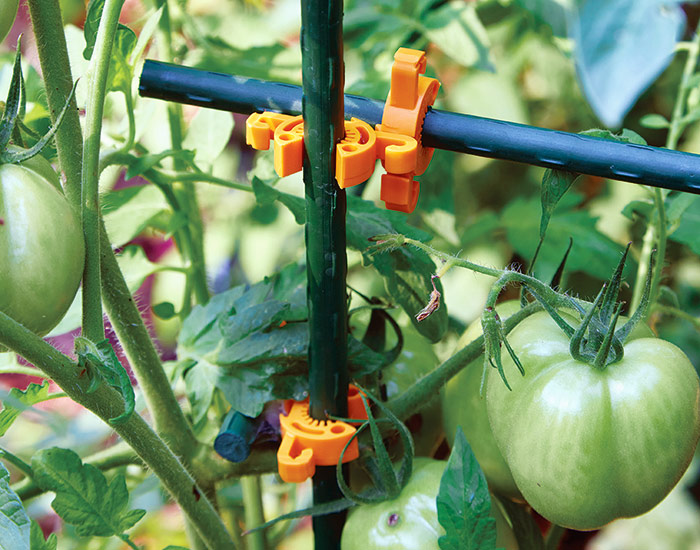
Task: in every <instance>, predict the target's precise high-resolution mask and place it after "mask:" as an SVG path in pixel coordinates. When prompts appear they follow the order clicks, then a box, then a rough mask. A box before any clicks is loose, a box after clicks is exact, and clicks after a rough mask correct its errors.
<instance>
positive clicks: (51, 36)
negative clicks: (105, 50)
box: [28, 0, 196, 454]
mask: <svg viewBox="0 0 700 550" xmlns="http://www.w3.org/2000/svg"><path fill="white" fill-rule="evenodd" d="M28 3H29V8H30V13H31V17H32V24H33V25H34V32H35V34H36V40H37V47H38V51H39V60H40V63H41V68H42V71H43V76H44V80H45V82H51V86H46V95H47V99H48V101H49V108H50V110H51V117H52V119H51V120H52V122H53V123H55V118H56V115H57V114H58V113H59V112H60V111H61V109H62V107H63V105H64V104H65V102H66V99H67V98H68V97H69V96H70V92H71V89H72V85H73V81H72V77H71V68H70V63H69V59H68V52H67V47H66V39H65V35H64V33H63V24H62V18H61V11H60V7H59V3H58V0H29V1H28ZM82 139H83V138H82V132H81V129H80V119H79V117H78V110H77V107H76V108H75V109H69V110H68V111H67V113H66V115H65V117H64V119H63V123H62V124H61V126H60V127H59V129H58V132H57V134H56V146H57V149H58V154H59V163H60V166H61V169H62V171H63V172H64V173H65V174H66V182H65V191H66V195H67V196H68V198H69V200H70V202H71V204H72V205H73V206H74V207H75V208H79V205H80V181H81V172H82V151H83V142H82ZM101 225H102V224H101ZM100 248H101V252H102V257H101V262H100V269H101V274H102V293H103V294H102V298H103V300H104V305H105V308H106V310H107V313H108V315H109V317H110V320H111V321H112V326H113V327H114V328H115V330H116V332H117V336H118V337H119V340H120V342H121V344H122V345H123V347H124V349H125V351H126V354H127V357H128V359H129V362H130V364H131V366H132V368H133V369H134V374H135V375H136V378H137V380H138V382H139V386H140V387H141V389H142V390H143V392H144V395H145V396H146V401H147V403H148V406H149V408H150V410H151V413H152V414H153V418H154V421H155V425H156V430H157V431H158V433H159V434H161V435H163V436H164V437H166V438H167V439H168V440H169V441H170V442H171V443H172V444H173V446H174V448H176V449H177V451H178V453H180V454H188V453H189V452H193V451H194V448H195V446H196V439H195V437H194V434H193V432H192V429H191V427H190V425H189V424H188V422H187V420H186V419H185V416H184V414H183V413H182V410H181V409H180V406H179V404H178V402H177V399H176V398H175V395H174V394H173V392H172V391H171V390H170V383H169V381H168V378H167V376H166V374H165V371H164V370H163V366H162V364H161V362H160V358H159V357H158V353H157V351H156V349H155V347H154V345H153V342H152V340H151V339H150V336H149V334H148V331H147V330H146V327H145V325H144V323H143V319H142V318H141V315H140V313H139V311H138V308H137V307H136V304H135V303H134V300H133V298H132V296H131V294H130V292H129V289H128V287H127V285H126V282H125V280H124V276H123V275H122V273H121V270H120V269H119V265H118V263H117V259H116V257H115V256H114V252H113V251H112V247H111V246H110V243H109V240H108V238H107V235H106V232H105V231H104V226H102V227H101V228H100Z"/></svg>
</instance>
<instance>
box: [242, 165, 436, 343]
mask: <svg viewBox="0 0 700 550" xmlns="http://www.w3.org/2000/svg"><path fill="white" fill-rule="evenodd" d="M273 179H274V178H273ZM252 185H253V192H254V193H255V198H256V199H257V201H258V203H259V204H261V205H266V204H270V203H272V202H274V201H276V200H279V201H280V202H282V203H283V204H284V205H285V206H287V208H289V210H290V211H291V212H292V214H293V215H294V217H295V219H296V221H297V223H300V224H301V223H304V220H305V204H304V199H302V198H301V197H296V196H294V195H290V194H288V193H284V192H282V191H278V190H277V189H275V188H274V187H271V186H269V185H267V184H266V183H265V182H263V180H262V179H260V177H258V176H254V177H253V180H252ZM386 233H401V234H403V235H406V236H407V237H410V238H412V239H416V240H420V241H426V240H429V239H430V238H431V235H430V234H429V233H426V232H425V231H421V230H420V229H417V228H415V227H412V226H411V225H409V224H408V223H406V216H405V215H404V214H402V213H400V212H394V211H392V210H386V209H380V208H378V207H377V206H375V205H374V204H373V203H371V202H369V201H365V200H362V199H360V198H358V197H354V196H351V195H349V196H348V212H347V243H348V246H349V247H352V248H355V249H356V250H359V251H361V252H363V253H364V261H365V265H373V266H374V267H375V268H376V269H377V271H378V272H379V273H380V274H381V275H382V277H384V283H385V285H386V288H387V292H388V293H389V295H390V296H391V297H392V298H393V299H395V300H396V301H397V302H398V303H399V305H401V307H402V308H403V309H404V310H405V311H406V313H407V314H408V315H409V317H410V318H411V322H412V323H413V325H414V326H415V327H416V329H417V330H418V332H420V333H421V334H422V335H423V336H425V337H426V338H429V339H430V340H431V341H432V342H437V341H438V340H440V339H441V338H442V337H443V335H444V334H445V332H446V331H447V308H446V307H444V306H441V307H440V308H439V309H438V310H437V311H435V313H433V314H432V315H431V316H430V317H428V318H427V319H426V320H425V321H422V322H420V323H419V322H418V321H416V319H415V315H416V313H418V312H419V311H420V310H421V309H423V307H424V306H425V304H426V303H427V301H428V297H429V295H430V290H432V283H431V281H432V279H431V276H432V275H433V273H434V272H435V264H434V263H433V261H432V260H431V259H430V256H428V254H426V253H425V252H423V251H421V250H416V249H409V248H401V249H399V250H395V251H393V252H391V253H389V254H380V255H375V256H370V255H369V254H367V249H368V247H369V244H370V242H369V238H370V237H374V236H375V235H381V234H386ZM437 287H438V290H440V291H441V292H442V285H441V283H440V281H439V280H438V282H437Z"/></svg>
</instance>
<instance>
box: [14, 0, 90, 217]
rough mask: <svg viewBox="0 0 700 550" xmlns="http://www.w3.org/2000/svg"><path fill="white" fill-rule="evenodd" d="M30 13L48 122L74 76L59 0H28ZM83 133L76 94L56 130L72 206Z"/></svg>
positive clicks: (76, 193) (76, 198) (77, 195)
mask: <svg viewBox="0 0 700 550" xmlns="http://www.w3.org/2000/svg"><path fill="white" fill-rule="evenodd" d="M27 5H28V6H29V14H30V16H31V19H32V26H33V27H34V34H35V36H36V43H37V49H38V52H39V63H40V64H41V72H42V74H43V77H44V82H50V83H51V85H50V86H45V89H46V99H47V101H48V104H49V112H50V114H51V123H52V124H55V123H56V117H57V116H58V114H59V113H60V112H61V110H62V109H63V106H64V105H65V103H66V99H67V98H68V97H69V96H70V92H71V90H72V88H73V76H72V74H71V68H70V62H69V60H68V47H67V45H66V35H65V34H64V32H63V18H62V16H61V6H60V4H59V0H27ZM82 143H83V134H82V130H81V129H80V118H79V116H78V107H77V104H76V101H75V98H73V99H71V103H70V109H68V111H67V112H66V114H65V116H64V117H63V123H62V124H61V126H60V127H59V128H58V130H57V132H56V149H57V152H58V162H59V165H60V167H61V171H62V172H63V173H64V174H65V177H66V180H65V183H64V190H65V193H66V196H67V197H68V199H69V201H70V202H71V204H72V205H73V206H74V207H76V208H77V207H78V205H79V204H80V181H81V177H82V176H81V174H82V161H83V154H82V153H83V147H82Z"/></svg>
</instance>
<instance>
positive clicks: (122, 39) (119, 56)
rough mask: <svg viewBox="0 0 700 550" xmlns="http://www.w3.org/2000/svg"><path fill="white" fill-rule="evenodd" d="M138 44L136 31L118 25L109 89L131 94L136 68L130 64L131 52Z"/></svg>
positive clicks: (111, 59)
mask: <svg viewBox="0 0 700 550" xmlns="http://www.w3.org/2000/svg"><path fill="white" fill-rule="evenodd" d="M135 46H136V33H135V32H134V31H132V30H131V29H130V28H129V27H126V26H124V25H118V26H117V32H116V34H115V35H114V44H113V45H112V55H111V58H110V62H109V75H108V77H107V91H108V92H109V91H119V92H123V93H124V94H128V95H130V94H131V80H132V79H133V76H134V68H133V67H132V66H131V65H130V64H129V58H130V57H131V52H132V51H133V50H134V47H135Z"/></svg>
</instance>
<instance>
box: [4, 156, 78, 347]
mask: <svg viewBox="0 0 700 550" xmlns="http://www.w3.org/2000/svg"><path fill="white" fill-rule="evenodd" d="M51 172H53V170H52V169H51V166H50V165H48V163H47V162H46V161H45V160H43V159H41V160H40V159H39V158H34V159H31V160H30V162H29V163H28V164H27V165H19V166H16V165H9V164H4V165H0V221H1V222H2V223H1V224H0V289H2V292H0V310H2V311H3V312H4V313H6V314H8V315H9V316H10V317H12V318H14V319H15V320H17V321H19V322H20V323H22V324H23V325H25V326H26V327H27V328H29V329H30V330H32V331H34V332H36V333H37V334H42V335H43V334H46V333H48V332H49V331H50V330H51V329H52V328H53V327H54V326H56V324H57V323H58V322H59V321H60V320H61V318H62V317H63V315H64V314H65V313H66V311H67V310H68V307H69V306H70V305H71V303H72V302H73V298H74V297H75V293H76V291H77V290H78V285H79V284H80V278H81V276H82V272H83V268H82V266H83V257H84V247H83V235H82V230H81V228H80V221H79V220H78V218H77V216H76V215H75V212H74V210H73V209H72V207H71V206H70V205H69V204H68V201H67V200H66V198H65V197H64V196H63V194H62V193H61V191H59V189H57V187H56V186H57V185H58V183H57V176H56V174H55V173H53V176H52V175H51ZM47 176H48V178H50V179H47Z"/></svg>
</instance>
